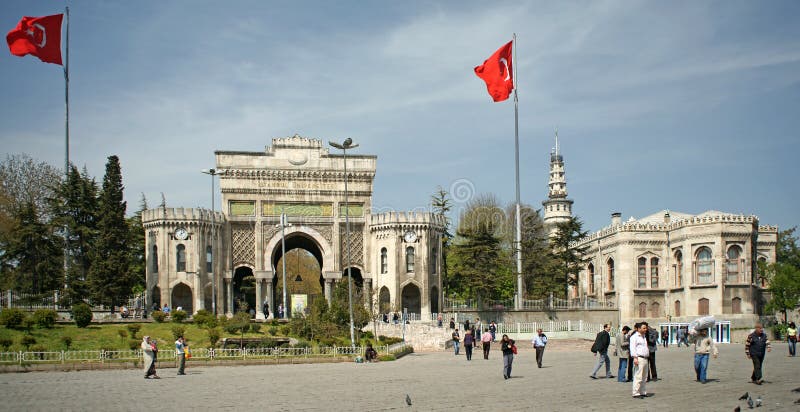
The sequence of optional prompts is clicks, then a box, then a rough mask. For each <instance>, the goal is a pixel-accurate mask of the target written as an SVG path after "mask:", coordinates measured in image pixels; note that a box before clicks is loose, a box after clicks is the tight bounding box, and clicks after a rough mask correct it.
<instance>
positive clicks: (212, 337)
mask: <svg viewBox="0 0 800 412" xmlns="http://www.w3.org/2000/svg"><path fill="white" fill-rule="evenodd" d="M220 335H221V333H220V330H219V329H217V328H211V329H209V330H208V343H209V344H210V345H211V347H212V348H214V347H216V346H217V342H219V337H220Z"/></svg>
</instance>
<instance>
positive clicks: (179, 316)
mask: <svg viewBox="0 0 800 412" xmlns="http://www.w3.org/2000/svg"><path fill="white" fill-rule="evenodd" d="M171 316H172V321H173V322H175V323H181V322H183V321H184V320H186V318H187V317H189V315H188V314H187V313H186V311H183V310H176V311H174V312H172V315H171Z"/></svg>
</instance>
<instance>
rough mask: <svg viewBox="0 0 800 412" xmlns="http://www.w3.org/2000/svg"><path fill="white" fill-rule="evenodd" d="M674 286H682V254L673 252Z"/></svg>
mask: <svg viewBox="0 0 800 412" xmlns="http://www.w3.org/2000/svg"><path fill="white" fill-rule="evenodd" d="M675 286H679V287H680V286H683V253H681V251H680V250H678V251H676V252H675Z"/></svg>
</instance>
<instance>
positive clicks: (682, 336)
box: [677, 327, 689, 348]
mask: <svg viewBox="0 0 800 412" xmlns="http://www.w3.org/2000/svg"><path fill="white" fill-rule="evenodd" d="M677 340H678V347H679V348H680V347H681V342H683V343H684V344H686V346H689V343H687V342H686V329H684V328H682V327H678V332H677Z"/></svg>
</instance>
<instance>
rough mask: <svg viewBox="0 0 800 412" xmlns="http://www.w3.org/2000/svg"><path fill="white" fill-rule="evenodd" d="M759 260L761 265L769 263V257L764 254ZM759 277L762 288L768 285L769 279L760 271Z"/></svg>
mask: <svg viewBox="0 0 800 412" xmlns="http://www.w3.org/2000/svg"><path fill="white" fill-rule="evenodd" d="M758 262H759V263H761V265H760V266H763V265H766V264H767V259H766V258H765V257H763V256H762V257H759V258H758ZM758 278H759V279H761V287H762V288H763V287H766V286H767V279H765V278H764V276H761V274H760V272H759V276H758Z"/></svg>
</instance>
